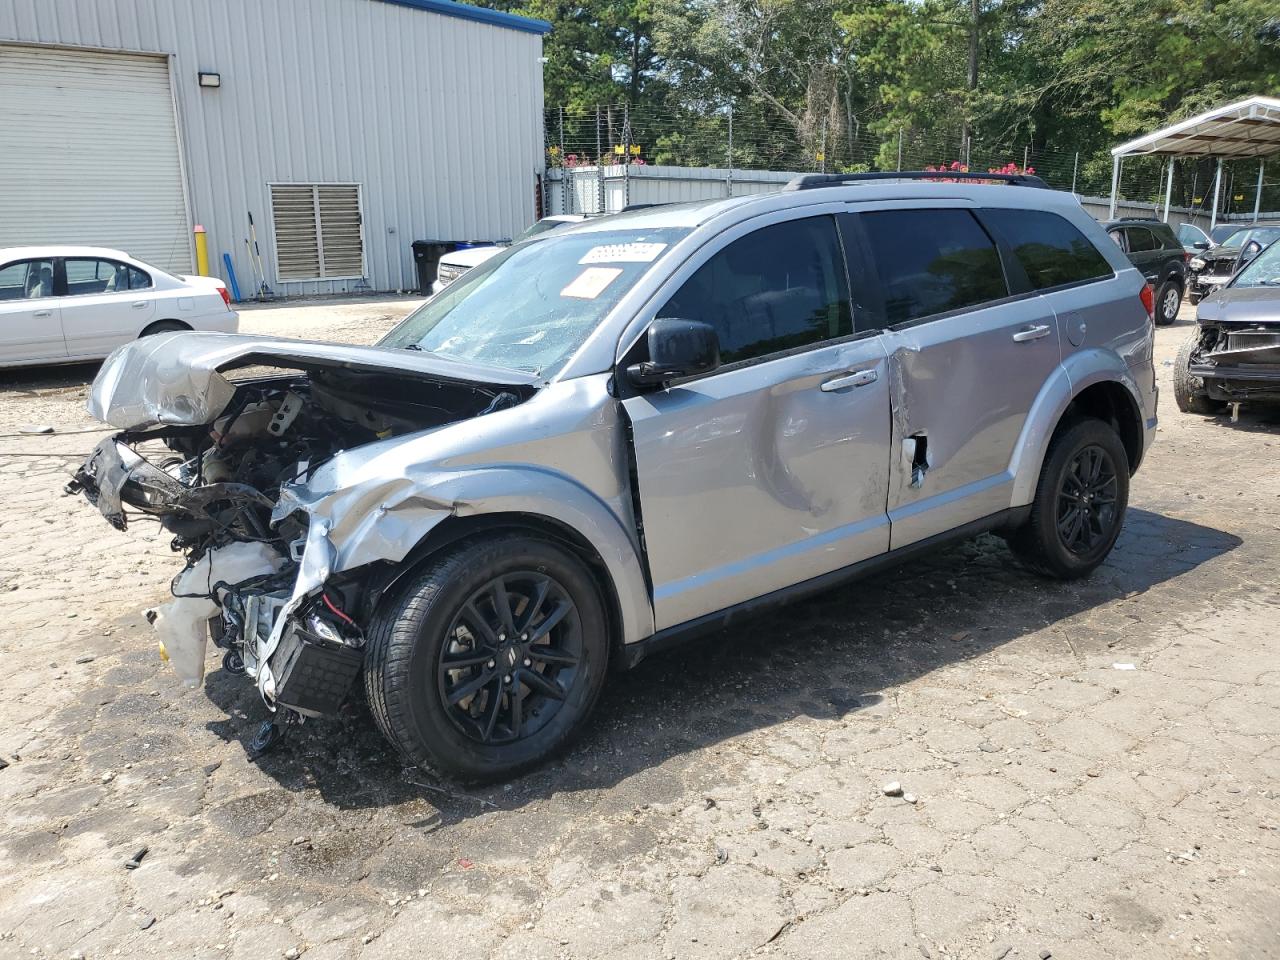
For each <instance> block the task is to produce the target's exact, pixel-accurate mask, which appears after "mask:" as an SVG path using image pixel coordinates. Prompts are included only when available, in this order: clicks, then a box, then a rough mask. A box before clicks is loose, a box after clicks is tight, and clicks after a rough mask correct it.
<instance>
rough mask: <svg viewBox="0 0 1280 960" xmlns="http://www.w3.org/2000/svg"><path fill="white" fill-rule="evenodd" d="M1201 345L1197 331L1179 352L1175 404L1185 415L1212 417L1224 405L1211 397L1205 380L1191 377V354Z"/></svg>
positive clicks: (1176, 364)
mask: <svg viewBox="0 0 1280 960" xmlns="http://www.w3.org/2000/svg"><path fill="white" fill-rule="evenodd" d="M1199 343H1200V331H1199V330H1198V329H1197V330H1196V332H1195V333H1193V334H1192V335H1191V336H1190V337H1189V338H1188V339H1187V342H1186V343H1184V344H1183V345H1182V347H1181V348H1180V349H1179V350H1178V359H1177V360H1175V361H1173V402H1174V403H1176V404H1177V405H1178V409H1179V410H1181V411H1182V412H1183V413H1199V414H1202V415H1203V416H1212V415H1213V414H1215V413H1217V412H1218V411H1219V410H1221V409H1222V404H1221V403H1219V402H1218V401H1217V400H1213V399H1211V398H1210V397H1209V393H1208V391H1206V390H1205V388H1204V381H1203V380H1201V379H1200V378H1199V377H1193V376H1192V375H1191V354H1193V353H1194V352H1195V349H1196V347H1197V346H1198V345H1199Z"/></svg>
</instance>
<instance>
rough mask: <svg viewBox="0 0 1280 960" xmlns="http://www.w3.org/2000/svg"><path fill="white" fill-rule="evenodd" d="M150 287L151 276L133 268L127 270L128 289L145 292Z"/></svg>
mask: <svg viewBox="0 0 1280 960" xmlns="http://www.w3.org/2000/svg"><path fill="white" fill-rule="evenodd" d="M150 286H151V275H150V274H148V273H143V272H142V271H141V270H138V269H137V268H135V267H130V268H129V289H130V290H146V289H147V288H148V287H150Z"/></svg>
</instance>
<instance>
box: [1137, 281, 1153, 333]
mask: <svg viewBox="0 0 1280 960" xmlns="http://www.w3.org/2000/svg"><path fill="white" fill-rule="evenodd" d="M1138 299H1139V300H1141V301H1142V306H1143V307H1144V308H1146V311H1147V317H1148V319H1150V320H1151V322H1152V323H1155V322H1156V293H1155V291H1154V290H1152V289H1151V284H1149V283H1147V284H1143V287H1142V292H1141V293H1140V294H1138Z"/></svg>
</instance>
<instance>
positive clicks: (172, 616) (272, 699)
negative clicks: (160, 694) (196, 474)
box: [67, 437, 364, 716]
mask: <svg viewBox="0 0 1280 960" xmlns="http://www.w3.org/2000/svg"><path fill="white" fill-rule="evenodd" d="M67 492H68V493H73V494H77V493H78V494H82V495H83V496H84V497H85V498H86V499H87V500H88V501H89V502H90V503H91V504H93V505H94V506H96V507H97V508H98V510H99V512H100V513H101V514H102V515H103V517H105V518H106V520H107V521H108V522H109V523H110V524H111V525H112V526H113V527H116V528H117V529H119V530H124V529H126V528H127V526H128V513H127V508H128V509H132V510H135V511H138V512H141V513H144V514H149V515H152V516H155V517H157V518H159V519H160V520H161V522H162V523H163V524H164V525H165V526H166V527H168V528H169V529H171V530H176V531H181V530H183V529H188V528H190V526H191V525H192V524H196V525H200V526H203V525H205V524H209V523H216V522H217V520H216V514H217V513H218V512H219V511H220V510H221V509H223V508H225V506H226V504H228V503H233V502H235V501H236V500H237V499H243V500H247V501H250V502H253V503H255V504H256V505H258V506H263V507H266V508H268V509H270V508H272V507H273V506H274V504H273V503H272V502H271V501H270V500H268V499H267V498H265V497H264V496H263V495H262V494H261V493H259V492H258V491H257V490H254V489H253V488H252V487H247V486H246V485H244V484H234V483H221V484H205V485H201V486H192V485H190V484H189V483H186V482H184V481H183V479H182V478H181V475H180V470H179V468H178V465H174V466H173V467H171V468H169V469H168V470H166V469H162V468H160V467H158V466H156V465H154V464H152V463H151V462H149V461H148V460H147V459H145V458H144V457H143V456H142V455H141V454H139V453H138V452H137V451H135V450H134V449H133V448H132V447H130V446H129V445H128V444H127V443H125V442H123V441H122V440H120V439H119V438H117V437H111V438H108V439H106V440H103V441H102V442H101V443H99V444H98V446H97V447H96V448H95V449H94V451H93V452H92V453H91V454H90V455H89V457H88V458H87V459H86V460H85V462H84V464H83V465H82V466H81V468H80V469H79V470H78V471H77V472H76V475H75V477H74V479H73V480H72V481H71V482H70V483H69V484H68V485H67ZM175 543H177V541H175ZM292 551H293V553H294V556H291V557H284V556H282V555H281V554H280V553H279V552H278V551H277V550H276V549H275V548H274V547H271V546H269V545H267V544H265V543H260V542H244V541H236V542H229V543H224V544H223V545H221V546H215V547H212V548H210V549H209V550H207V551H206V552H205V553H204V554H203V555H201V556H199V557H197V558H194V561H193V562H189V564H188V566H187V568H186V569H185V570H183V571H182V573H180V574H179V575H178V576H177V577H176V578H175V579H174V583H173V587H172V591H171V592H172V593H173V594H174V600H173V601H171V602H169V603H166V604H162V605H161V606H160V607H159V608H157V609H156V611H154V613H153V614H150V615H149V619H150V620H151V622H152V625H153V626H154V627H155V629H156V632H157V634H158V636H159V639H160V643H161V650H162V652H163V655H164V657H165V659H166V660H168V661H169V662H170V663H171V664H172V665H173V667H174V668H175V670H176V672H177V673H178V675H179V677H180V678H181V679H182V681H183V682H184V683H185V684H186V685H187V686H191V687H195V686H198V685H199V684H200V682H201V680H202V679H203V676H204V659H205V648H206V639H207V637H208V636H212V639H213V641H214V643H215V645H216V646H218V647H221V648H223V649H225V650H226V651H228V654H230V656H229V657H228V658H227V660H226V661H224V663H226V664H227V665H228V666H233V667H234V668H235V669H236V670H240V669H243V671H244V672H245V673H247V675H248V676H249V677H251V678H252V679H253V681H254V683H255V684H256V685H257V687H258V689H259V691H260V692H261V694H262V697H263V699H264V700H265V701H266V703H267V705H268V706H270V707H272V708H273V709H274V708H276V707H285V708H288V709H289V710H292V711H294V712H297V713H300V714H303V715H306V716H319V715H323V714H329V713H334V712H336V711H337V710H338V708H339V707H341V705H342V702H343V700H345V698H346V696H347V693H348V692H349V690H350V688H351V685H352V683H353V682H354V681H355V679H356V677H357V676H358V675H359V673H360V670H361V668H362V666H363V662H364V651H363V649H362V648H363V646H364V636H363V633H362V632H361V631H360V630H359V628H358V627H357V626H356V625H355V623H354V621H351V620H350V618H348V617H346V616H345V614H342V613H341V611H340V610H339V609H338V608H337V606H336V605H335V604H334V603H333V601H332V600H329V598H328V597H327V595H326V594H325V593H324V583H325V581H326V580H327V579H328V578H329V576H330V573H331V568H332V561H333V547H332V545H331V544H330V543H329V541H328V537H327V536H326V527H325V524H324V523H323V522H319V523H317V524H315V525H314V527H313V528H308V529H307V530H306V531H305V533H304V537H303V538H300V539H299V540H298V541H296V542H294V543H293V544H292ZM330 611H331V612H330ZM206 631H207V632H206Z"/></svg>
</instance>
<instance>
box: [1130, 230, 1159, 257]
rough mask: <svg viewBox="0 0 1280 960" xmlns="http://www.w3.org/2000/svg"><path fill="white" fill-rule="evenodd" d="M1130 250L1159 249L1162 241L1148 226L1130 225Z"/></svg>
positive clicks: (1143, 251)
mask: <svg viewBox="0 0 1280 960" xmlns="http://www.w3.org/2000/svg"><path fill="white" fill-rule="evenodd" d="M1125 232H1126V233H1128V234H1129V252H1130V253H1146V252H1147V251H1148V250H1159V249H1160V241H1159V240H1157V239H1156V238H1155V236H1154V235H1153V234H1152V233H1151V231H1150V230H1148V229H1147V228H1146V227H1129V228H1128V230H1126V231H1125Z"/></svg>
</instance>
